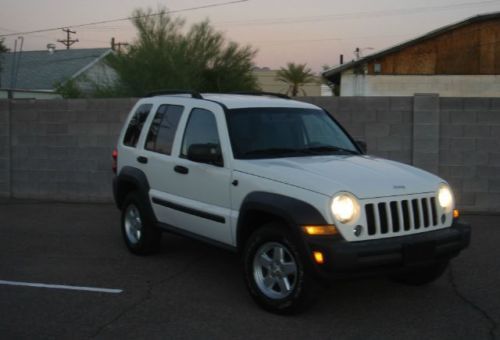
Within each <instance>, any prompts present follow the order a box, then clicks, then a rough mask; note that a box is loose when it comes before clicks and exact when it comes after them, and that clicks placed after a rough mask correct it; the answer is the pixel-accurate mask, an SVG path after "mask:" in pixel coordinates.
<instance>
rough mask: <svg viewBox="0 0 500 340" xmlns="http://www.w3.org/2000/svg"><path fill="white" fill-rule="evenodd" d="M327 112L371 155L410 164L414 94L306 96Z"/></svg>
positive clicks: (306, 99)
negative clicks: (401, 95) (405, 95)
mask: <svg viewBox="0 0 500 340" xmlns="http://www.w3.org/2000/svg"><path fill="white" fill-rule="evenodd" d="M300 100H303V101H307V102H310V103H312V104H315V105H318V106H320V107H322V108H324V109H325V110H327V111H328V112H330V113H331V114H332V115H333V116H334V117H335V119H337V120H338V121H339V122H340V123H341V124H342V126H344V128H345V129H346V130H347V131H348V132H349V133H350V134H351V136H353V138H354V139H359V140H363V141H365V142H366V143H367V144H368V152H369V153H370V154H372V155H375V156H379V157H383V158H388V159H393V160H396V161H398V162H403V163H407V164H412V139H411V136H412V125H413V97H306V98H300Z"/></svg>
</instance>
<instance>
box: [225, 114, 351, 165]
mask: <svg viewBox="0 0 500 340" xmlns="http://www.w3.org/2000/svg"><path fill="white" fill-rule="evenodd" d="M227 119H228V125H229V135H230V138H231V144H232V147H233V153H234V157H235V158H238V159H255V158H279V157H300V156H308V155H325V154H359V151H358V149H357V148H356V146H355V145H354V144H353V142H352V141H351V140H350V138H349V137H348V136H347V135H346V134H345V133H344V132H343V130H342V129H341V128H340V127H339V125H338V124H337V123H335V121H334V120H333V119H332V118H331V117H329V116H328V113H326V112H325V111H323V110H317V109H297V108H246V109H232V110H230V111H229V114H228V115H227Z"/></svg>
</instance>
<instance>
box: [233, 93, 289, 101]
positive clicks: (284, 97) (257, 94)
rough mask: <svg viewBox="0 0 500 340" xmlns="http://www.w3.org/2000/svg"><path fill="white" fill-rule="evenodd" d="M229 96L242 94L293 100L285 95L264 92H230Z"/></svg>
mask: <svg viewBox="0 0 500 340" xmlns="http://www.w3.org/2000/svg"><path fill="white" fill-rule="evenodd" d="M229 94H242V95H248V96H270V97H278V98H281V99H292V98H290V97H288V96H287V95H286V94H283V93H274V92H262V91H236V92H230V93H229Z"/></svg>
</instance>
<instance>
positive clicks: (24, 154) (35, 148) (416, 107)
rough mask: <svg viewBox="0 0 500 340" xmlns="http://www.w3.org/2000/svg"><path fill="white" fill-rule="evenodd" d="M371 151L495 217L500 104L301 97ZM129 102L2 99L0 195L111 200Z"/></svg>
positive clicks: (499, 208) (499, 189) (499, 200)
mask: <svg viewBox="0 0 500 340" xmlns="http://www.w3.org/2000/svg"><path fill="white" fill-rule="evenodd" d="M301 100H305V101H308V102H311V103H314V104H316V105H319V106H322V107H324V108H325V109H327V110H328V111H330V112H332V113H333V114H334V116H335V117H336V118H337V119H338V120H339V121H340V123H341V124H342V125H343V126H344V127H345V128H346V129H347V130H348V131H349V132H350V133H351V134H352V135H353V136H354V137H355V138H357V139H362V140H365V141H366V142H367V143H368V150H369V153H370V154H373V155H376V156H380V157H384V158H388V159H393V160H396V161H400V162H404V163H407V164H415V165H417V166H419V167H421V168H424V169H426V170H428V171H431V172H434V173H437V174H439V175H440V176H442V177H443V178H445V179H446V180H448V181H449V182H450V183H451V184H452V185H453V187H454V190H455V193H456V196H457V199H458V203H459V205H460V207H462V208H464V209H465V210H468V211H494V212H500V98H439V97H438V96H436V95H416V96H414V97H340V98H339V97H308V98H301ZM135 101H136V100H135V99H113V100H111V99H92V100H38V101H35V100H12V101H10V102H9V101H6V100H0V197H1V196H10V197H16V198H34V199H52V200H65V201H91V202H95V201H110V200H111V176H112V175H111V171H110V166H111V164H110V162H111V159H110V155H111V150H112V149H113V147H114V145H115V143H116V138H117V135H118V133H119V130H120V128H121V123H122V121H123V119H124V118H125V116H126V115H127V113H128V111H129V110H130V109H131V107H132V106H133V104H134V103H135Z"/></svg>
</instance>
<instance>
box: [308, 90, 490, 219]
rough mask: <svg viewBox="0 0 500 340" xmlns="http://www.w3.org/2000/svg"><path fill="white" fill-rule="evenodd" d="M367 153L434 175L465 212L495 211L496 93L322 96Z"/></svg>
mask: <svg viewBox="0 0 500 340" xmlns="http://www.w3.org/2000/svg"><path fill="white" fill-rule="evenodd" d="M303 100H305V101H308V102H311V103H313V104H317V105H319V106H322V107H324V108H325V109H327V110H328V111H329V112H331V113H332V114H333V116H334V117H336V118H337V119H338V120H339V121H340V122H341V123H342V124H343V125H344V127H345V128H346V129H347V131H348V132H349V133H350V134H351V135H352V136H353V137H355V138H359V139H361V140H365V141H366V142H367V143H368V153H369V154H373V155H376V156H379V157H383V158H387V159H392V160H396V161H399V162H403V163H407V164H411V165H414V166H417V167H419V168H422V169H424V170H427V171H429V172H432V173H434V174H437V175H438V176H440V177H442V178H444V179H445V180H446V181H448V182H449V183H450V184H451V185H452V187H453V190H454V193H455V196H456V199H457V204H458V206H459V207H460V208H462V209H463V210H464V211H469V212H474V211H478V212H496V213H498V212H500V98H441V97H439V96H437V95H435V94H416V95H415V96H414V97H390V98H387V97H332V98H328V97H321V98H304V99H303Z"/></svg>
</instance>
